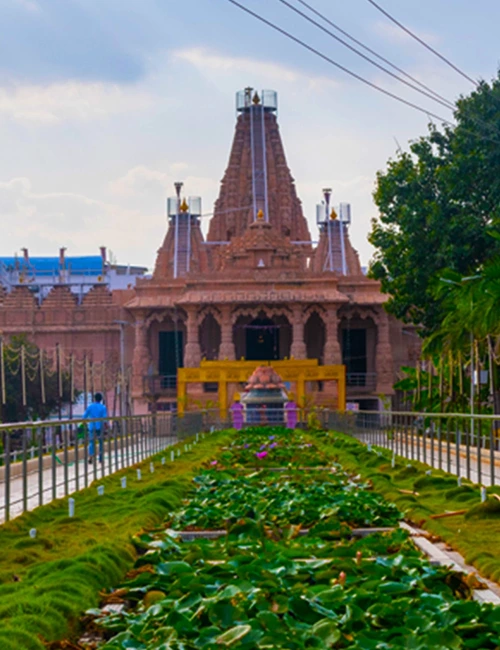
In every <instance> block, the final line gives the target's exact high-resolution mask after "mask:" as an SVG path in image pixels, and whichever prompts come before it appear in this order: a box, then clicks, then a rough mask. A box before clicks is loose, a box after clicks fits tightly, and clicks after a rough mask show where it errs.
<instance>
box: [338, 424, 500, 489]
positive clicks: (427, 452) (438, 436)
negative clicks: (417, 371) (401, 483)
mask: <svg viewBox="0 0 500 650" xmlns="http://www.w3.org/2000/svg"><path fill="white" fill-rule="evenodd" d="M328 428H329V429H332V430H334V431H340V432H343V433H347V434H349V435H351V436H354V437H356V438H358V439H359V440H360V441H362V442H364V443H365V444H367V445H370V446H372V445H376V446H379V447H385V448H386V449H390V450H391V451H392V452H393V454H394V455H395V456H403V457H404V458H408V459H411V460H416V461H420V462H422V463H424V464H426V465H429V466H430V467H434V468H436V469H441V470H444V471H446V472H449V473H451V474H455V475H456V476H457V477H461V478H466V479H468V480H470V481H472V482H474V483H478V484H480V485H485V486H487V485H498V484H500V415H474V414H472V415H471V414H463V413H412V412H405V411H402V412H394V411H393V412H390V411H382V412H380V411H358V412H352V413H347V412H346V413H335V412H330V415H329V418H328Z"/></svg>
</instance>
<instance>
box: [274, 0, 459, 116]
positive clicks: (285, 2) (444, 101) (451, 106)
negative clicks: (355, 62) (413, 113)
mask: <svg viewBox="0 0 500 650" xmlns="http://www.w3.org/2000/svg"><path fill="white" fill-rule="evenodd" d="M278 2H281V4H283V5H285V6H286V7H288V8H289V9H291V10H292V11H294V12H295V13H296V14H298V15H299V16H302V18H304V19H305V20H307V21H308V22H310V23H311V24H312V25H315V26H316V27H317V28H318V29H321V31H322V32H324V33H325V34H328V35H329V36H331V37H332V38H334V39H335V40H336V41H338V42H339V43H341V44H342V45H344V47H347V48H348V49H349V50H351V52H354V53H355V54H357V55H358V56H360V57H361V58H362V59H364V60H365V61H368V63H371V65H373V66H375V67H376V68H378V69H379V70H382V72H385V73H386V74H387V75H389V76H390V77H392V78H393V79H396V80H397V81H399V82H401V83H403V84H405V86H408V87H409V88H412V89H413V90H415V91H417V92H419V93H420V94H421V95H425V97H428V98H429V99H432V100H433V101H435V102H437V103H438V104H441V106H444V107H445V108H448V109H449V110H454V108H455V106H454V104H453V103H452V102H450V101H448V100H447V99H445V98H444V97H443V98H438V97H435V96H434V95H435V94H434V93H433V92H432V91H431V92H430V93H429V92H427V91H426V90H422V88H419V87H418V86H415V85H414V84H412V83H410V82H409V81H406V79H403V78H402V77H400V76H398V75H397V74H395V73H394V72H391V70H388V69H387V68H385V67H384V66H383V65H381V64H380V63H377V61H374V60H373V59H372V58H370V57H369V56H367V55H366V54H363V52H360V50H358V49H356V48H355V47H353V46H352V45H350V44H349V43H348V42H347V41H345V40H344V39H342V38H340V36H337V35H336V34H334V33H333V32H331V31H330V30H329V29H327V28H326V27H323V25H321V24H320V23H318V22H317V21H316V20H314V19H313V18H311V17H310V16H308V15H307V14H305V13H304V12H303V11H301V10H300V9H297V7H294V6H293V5H292V4H290V3H289V2H288V0H278ZM431 93H432V94H431Z"/></svg>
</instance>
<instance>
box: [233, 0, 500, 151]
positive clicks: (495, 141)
mask: <svg viewBox="0 0 500 650" xmlns="http://www.w3.org/2000/svg"><path fill="white" fill-rule="evenodd" d="M227 1H228V2H230V3H231V4H233V5H235V6H236V7H238V8H239V9H241V10H242V11H244V12H245V13H247V14H249V15H250V16H253V17H254V18H256V19H257V20H259V21H260V22H262V23H264V24H265V25H267V26H268V27H271V28H272V29H274V30H275V31H277V32H279V33H280V34H282V35H283V36H286V37H287V38H288V39H289V40H291V41H293V42H295V43H297V44H298V45H300V46H301V47H303V48H305V49H306V50H308V51H309V52H312V53H313V54H316V56H318V57H319V58H321V59H323V60H324V61H326V62H327V63H330V65H333V66H334V67H336V68H338V69H339V70H342V71H343V72H345V73H346V74H348V75H349V76H351V77H353V78H355V79H357V80H358V81H361V82H362V83H364V84H365V85H367V86H369V87H371V88H373V89H374V90H377V91H378V92H380V93H382V94H384V95H386V96H388V97H390V98H391V99H394V100H395V101H397V102H399V103H401V104H404V105H406V106H408V107H410V108H413V109H415V110H416V111H419V112H420V113H423V114H424V115H426V116H427V117H428V118H434V119H435V120H437V121H439V122H441V124H442V125H446V126H448V127H452V128H456V126H457V125H456V124H455V123H454V122H452V121H451V120H449V119H446V118H444V117H442V116H440V115H437V114H436V113H432V112H431V111H429V110H427V109H425V108H423V107H422V106H420V105H418V104H415V103H414V102H412V101H409V100H406V99H404V98H403V97H400V96H399V95H396V94H395V93H393V92H391V91H389V90H386V89H385V88H383V87H381V86H379V85H378V84H376V83H374V82H372V81H369V80H368V79H366V78H365V77H362V76H361V75H359V74H357V73H356V72H353V71H352V70H350V69H349V68H347V67H345V66H343V65H342V64H340V63H338V62H337V61H335V60H334V59H332V58H330V57H329V56H327V55H326V54H323V52H321V51H319V50H317V49H316V48H314V47H312V46H311V45H309V44H308V43H306V42H305V41H303V40H301V39H300V38H298V37H297V36H294V35H293V34H291V33H290V32H288V31H287V30H285V29H283V28H282V27H279V26H278V25H276V24H275V23H273V22H272V21H270V20H268V19H267V18H264V17H263V16H261V15H260V14H258V13H256V12H254V11H252V10H251V9H249V8H248V7H245V6H244V5H242V4H241V3H240V2H237V0H227ZM469 117H470V119H471V120H472V121H473V122H474V123H475V124H477V125H478V126H481V125H484V126H486V127H488V130H489V131H490V132H491V131H493V132H494V134H495V135H496V134H498V133H499V130H498V129H497V128H495V127H493V126H492V125H491V124H489V123H488V122H485V121H484V120H482V119H478V118H474V117H472V116H469ZM462 132H463V133H468V134H470V135H473V136H474V137H477V138H479V139H481V140H485V141H488V142H492V143H493V144H495V145H499V144H500V140H498V139H495V138H493V137H490V136H489V135H486V134H482V133H478V132H476V131H471V130H470V129H465V128H462ZM492 135H493V134H492Z"/></svg>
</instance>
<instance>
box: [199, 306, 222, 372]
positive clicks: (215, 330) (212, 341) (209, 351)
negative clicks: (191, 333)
mask: <svg viewBox="0 0 500 650" xmlns="http://www.w3.org/2000/svg"><path fill="white" fill-rule="evenodd" d="M198 329H199V341H200V347H201V356H202V358H203V359H207V360H208V361H215V360H216V359H218V358H219V350H220V343H221V327H220V324H219V321H218V320H217V319H216V318H215V316H214V315H213V314H212V312H208V313H207V314H205V316H204V317H203V319H202V321H201V323H200V325H199V328H198Z"/></svg>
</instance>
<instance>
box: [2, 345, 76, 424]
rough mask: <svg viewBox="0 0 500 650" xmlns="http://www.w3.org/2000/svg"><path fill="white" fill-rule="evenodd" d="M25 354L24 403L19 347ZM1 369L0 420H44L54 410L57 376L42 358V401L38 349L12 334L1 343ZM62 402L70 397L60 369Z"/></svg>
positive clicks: (56, 400) (68, 383)
mask: <svg viewBox="0 0 500 650" xmlns="http://www.w3.org/2000/svg"><path fill="white" fill-rule="evenodd" d="M23 347H24V355H25V382H26V404H23V398H22V394H23V391H22V368H21V349H22V348H23ZM4 370H5V394H6V403H5V404H2V403H1V402H2V399H0V421H2V422H22V421H26V420H37V419H42V420H44V419H47V418H48V417H49V416H50V415H51V414H52V413H54V412H55V411H56V410H57V407H58V404H59V378H58V374H57V369H56V368H55V367H54V364H53V363H49V361H48V360H44V363H43V380H44V388H45V401H44V400H43V399H42V384H41V376H42V373H41V372H40V349H39V348H38V347H37V346H36V345H35V344H34V343H32V342H30V341H29V340H28V339H27V337H26V336H24V335H19V336H13V337H12V338H11V339H10V341H9V343H8V344H7V345H5V344H4ZM61 377H62V387H63V395H62V398H61V401H62V402H67V401H69V399H70V390H69V385H70V381H69V376H68V373H66V372H62V374H61Z"/></svg>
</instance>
